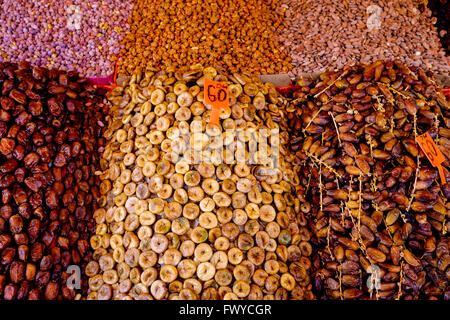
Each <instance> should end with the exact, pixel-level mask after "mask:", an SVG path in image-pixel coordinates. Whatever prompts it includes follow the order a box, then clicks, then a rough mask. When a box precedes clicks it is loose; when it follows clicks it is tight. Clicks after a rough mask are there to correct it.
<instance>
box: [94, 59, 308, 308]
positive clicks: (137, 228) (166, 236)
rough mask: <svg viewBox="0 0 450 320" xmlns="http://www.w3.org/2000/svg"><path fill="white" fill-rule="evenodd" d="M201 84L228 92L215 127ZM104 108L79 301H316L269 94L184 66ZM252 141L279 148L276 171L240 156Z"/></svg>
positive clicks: (243, 78) (252, 81) (245, 79)
mask: <svg viewBox="0 0 450 320" xmlns="http://www.w3.org/2000/svg"><path fill="white" fill-rule="evenodd" d="M206 78H208V79H211V80H215V81H221V82H225V83H227V84H228V90H229V93H230V98H229V99H230V108H228V109H221V113H220V121H219V125H216V124H212V123H209V121H210V114H211V107H210V106H209V105H207V104H205V103H204V100H203V96H204V91H203V89H204V80H205V79H206ZM109 100H110V101H111V103H112V105H113V107H112V108H111V116H112V118H111V121H110V122H109V126H108V129H107V130H106V132H105V138H106V139H107V141H108V142H107V145H106V147H105V150H104V153H103V158H102V160H101V169H102V171H101V172H99V173H98V174H99V175H100V178H101V179H102V183H101V186H100V193H101V198H100V199H99V204H100V206H101V207H100V208H99V209H97V210H96V211H95V213H94V218H95V220H96V223H97V230H96V235H94V236H93V237H92V238H91V246H92V248H93V249H94V254H93V258H94V260H93V261H91V262H89V264H88V265H87V267H86V274H87V275H88V276H89V277H90V279H89V288H90V292H89V295H88V299H93V300H96V299H98V300H109V299H121V300H131V299H158V300H161V299H170V300H172V299H204V300H214V299H277V300H281V299H283V300H285V299H312V298H313V297H314V296H313V294H312V293H311V290H310V289H311V285H310V276H309V272H310V269H311V267H312V262H311V260H310V256H311V255H312V253H313V251H312V246H311V244H310V238H311V236H312V234H311V233H310V231H309V230H308V229H307V228H306V225H307V221H306V219H305V217H304V216H303V214H302V212H301V211H300V203H299V200H298V199H296V198H295V196H294V194H293V192H292V191H293V189H294V186H296V185H298V182H299V181H298V175H297V174H298V172H297V169H298V168H296V167H294V166H292V163H294V162H295V161H294V160H293V159H292V157H291V154H290V153H289V152H288V150H287V149H286V146H287V145H288V141H289V137H288V135H287V123H286V122H285V121H284V120H283V119H285V117H286V116H285V114H284V113H283V108H282V107H281V106H280V105H278V94H277V92H276V90H275V87H274V86H273V85H271V84H270V83H266V84H263V83H261V82H260V81H259V80H258V78H257V77H254V76H249V75H238V74H235V75H233V76H226V75H224V74H221V73H219V72H218V71H217V70H216V69H214V68H212V67H208V68H203V67H201V66H199V65H193V66H191V67H189V68H184V69H179V70H176V71H175V70H172V71H168V72H167V73H162V72H159V73H154V72H146V73H142V74H141V73H140V74H134V75H133V76H131V78H128V79H124V83H123V84H122V85H121V86H119V87H117V88H115V89H114V90H113V91H112V92H111V93H110V95H109ZM272 130H274V131H279V136H276V135H269V136H267V132H272ZM264 132H265V133H264ZM262 135H265V136H266V137H267V138H268V142H266V143H263V142H261V143H260V144H259V146H260V149H258V150H263V149H268V150H272V151H273V149H275V148H279V156H277V157H276V158H277V159H278V166H275V165H274V166H271V165H269V163H268V162H267V160H268V159H269V158H267V157H265V156H264V153H262V152H257V153H255V154H253V153H251V152H249V151H248V150H249V149H248V147H244V149H242V146H245V145H246V143H247V142H248V143H249V144H250V142H249V141H255V140H253V138H256V137H259V138H263V136H262ZM256 140H257V141H260V140H259V139H256ZM277 141H279V143H277ZM277 145H278V147H277ZM221 147H226V149H225V150H222V149H221ZM270 154H271V153H270ZM275 154H276V153H275ZM183 155H184V156H183ZM197 156H200V158H198V157H197ZM253 157H255V158H253ZM239 159H242V160H244V161H240V160H239ZM256 159H257V160H258V161H256V162H252V160H256ZM270 159H272V160H273V159H274V158H270ZM272 160H269V161H272Z"/></svg>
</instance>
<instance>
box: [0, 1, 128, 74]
mask: <svg viewBox="0 0 450 320" xmlns="http://www.w3.org/2000/svg"><path fill="white" fill-rule="evenodd" d="M132 7H133V1H130V0H126V1H122V0H91V1H83V0H58V1H48V0H33V1H20V3H19V4H18V1H16V0H3V1H1V2H0V62H1V61H10V62H19V61H21V60H26V61H29V62H30V63H32V64H33V65H37V66H41V67H48V68H60V69H65V70H77V71H79V72H80V73H81V74H83V75H85V76H90V77H95V76H97V77H98V76H106V75H108V74H110V73H112V71H113V67H114V63H115V61H116V58H115V57H116V55H117V54H118V53H119V49H120V41H121V39H122V37H123V34H124V32H126V31H127V30H128V25H127V24H126V19H127V17H128V16H129V15H130V14H131V11H132Z"/></svg>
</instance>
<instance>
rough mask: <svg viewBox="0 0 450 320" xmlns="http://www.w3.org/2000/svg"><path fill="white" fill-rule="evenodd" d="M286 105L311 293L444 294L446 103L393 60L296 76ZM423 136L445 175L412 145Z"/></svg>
mask: <svg viewBox="0 0 450 320" xmlns="http://www.w3.org/2000/svg"><path fill="white" fill-rule="evenodd" d="M299 84H300V85H301V88H300V90H299V91H297V92H295V93H294V99H295V100H293V101H291V105H290V106H289V109H288V111H289V114H288V119H289V127H290V128H293V136H292V139H291V147H292V151H293V152H295V153H296V155H297V156H298V158H299V161H300V165H302V166H303V170H302V171H301V173H302V175H301V176H300V184H299V185H298V186H297V187H296V191H297V194H298V197H299V199H300V200H301V202H302V204H301V206H302V210H303V212H304V213H305V215H306V218H307V220H308V224H309V227H310V230H311V231H312V234H313V235H312V238H311V241H312V243H313V254H312V271H311V272H312V277H313V278H314V280H313V292H314V293H315V294H316V295H317V297H318V298H319V299H370V298H372V299H408V300H410V299H446V300H448V299H450V286H449V280H450V276H449V275H450V251H449V250H450V247H449V242H450V241H449V236H448V229H449V227H450V221H449V218H450V210H449V209H450V205H449V202H448V199H449V197H450V183H449V182H450V173H449V170H448V167H449V159H450V154H449V150H450V149H449V146H450V129H449V124H450V118H449V115H450V106H449V103H448V102H447V101H446V100H445V98H444V97H443V95H442V92H441V89H440V88H438V87H437V86H436V84H435V80H434V78H432V77H429V76H428V75H427V74H426V73H425V72H423V71H422V70H420V69H418V68H416V67H410V68H409V67H407V66H405V65H403V64H402V63H400V62H398V61H396V62H392V61H388V62H383V61H377V62H374V63H373V64H369V65H360V66H356V67H345V68H343V69H341V70H335V71H332V72H331V71H330V72H326V73H323V74H321V75H320V77H319V79H318V80H317V81H312V80H310V79H301V80H300V83H299ZM425 132H428V133H429V134H430V136H431V137H432V139H433V140H434V142H435V143H436V145H438V146H439V147H440V149H441V151H442V152H443V154H444V157H445V161H444V163H443V164H442V165H443V167H444V169H443V170H444V181H441V180H440V178H439V175H438V170H437V168H435V167H433V166H432V165H431V164H430V162H429V160H428V159H427V158H426V157H425V155H424V153H423V151H421V149H420V148H419V146H418V145H417V144H416V139H417V137H418V136H419V135H422V134H423V133H425Z"/></svg>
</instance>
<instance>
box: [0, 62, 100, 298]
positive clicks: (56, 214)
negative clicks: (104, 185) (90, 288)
mask: <svg viewBox="0 0 450 320" xmlns="http://www.w3.org/2000/svg"><path fill="white" fill-rule="evenodd" d="M0 88H1V91H0V105H1V108H0V191H1V207H0V300H13V299H18V300H23V299H30V300H38V299H47V300H53V299H74V298H75V296H76V294H77V293H79V294H81V293H86V291H87V279H86V278H85V277H83V278H82V279H75V280H80V282H79V284H80V288H75V287H73V288H71V287H68V286H67V280H68V278H69V276H70V274H69V273H68V272H67V269H68V268H69V267H70V266H73V267H75V268H77V267H78V268H79V271H80V272H81V274H84V266H85V265H86V264H87V262H88V261H90V260H91V259H92V258H91V257H92V251H91V250H90V247H89V237H90V235H91V234H92V233H93V232H94V231H95V223H94V221H93V220H92V212H93V211H94V210H95V209H96V208H97V204H96V199H97V198H98V197H99V188H98V185H99V182H100V181H99V178H98V177H96V176H94V172H95V171H96V170H98V167H99V160H100V159H99V152H101V151H102V148H103V147H104V143H105V139H104V138H103V137H102V136H103V134H102V131H103V130H102V127H104V125H103V121H104V120H103V119H104V117H105V114H106V113H107V112H108V105H107V104H104V103H103V99H102V98H101V97H100V96H98V95H97V92H96V89H95V88H93V87H92V86H91V85H90V84H89V83H88V82H87V81H86V79H83V78H80V77H79V76H78V74H77V73H76V72H68V73H67V72H63V71H58V70H55V69H53V70H47V69H44V68H39V67H30V65H29V64H28V63H27V62H21V63H20V64H18V65H17V64H11V63H0ZM105 103H107V101H106V100H105ZM76 282H77V281H76ZM75 289H81V290H75Z"/></svg>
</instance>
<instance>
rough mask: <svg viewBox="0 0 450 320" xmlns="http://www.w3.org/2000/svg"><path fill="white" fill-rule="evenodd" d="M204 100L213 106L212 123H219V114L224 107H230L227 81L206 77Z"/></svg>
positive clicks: (210, 120)
mask: <svg viewBox="0 0 450 320" xmlns="http://www.w3.org/2000/svg"><path fill="white" fill-rule="evenodd" d="M204 101H205V103H206V104H209V105H210V106H211V108H212V110H211V117H210V119H209V122H210V123H213V124H219V115H220V110H221V109H222V108H228V104H229V102H228V86H227V84H225V83H222V82H217V81H212V80H209V79H207V78H205V96H204Z"/></svg>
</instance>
